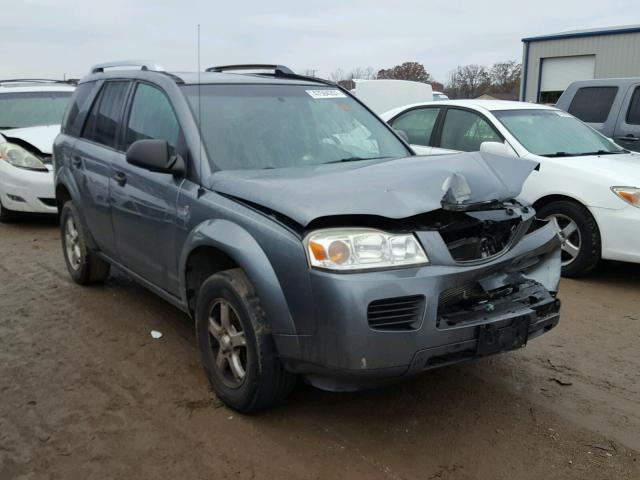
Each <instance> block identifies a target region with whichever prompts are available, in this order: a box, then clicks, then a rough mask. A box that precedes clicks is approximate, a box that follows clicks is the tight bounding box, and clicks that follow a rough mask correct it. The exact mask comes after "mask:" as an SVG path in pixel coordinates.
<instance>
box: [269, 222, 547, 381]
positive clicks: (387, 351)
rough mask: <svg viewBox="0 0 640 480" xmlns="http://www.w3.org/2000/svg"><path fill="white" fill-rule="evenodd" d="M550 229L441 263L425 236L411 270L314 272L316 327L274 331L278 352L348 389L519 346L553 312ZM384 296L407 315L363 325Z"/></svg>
mask: <svg viewBox="0 0 640 480" xmlns="http://www.w3.org/2000/svg"><path fill="white" fill-rule="evenodd" d="M556 233H557V231H556V229H555V227H553V226H552V225H550V224H548V225H547V226H545V227H543V228H540V229H538V230H536V231H534V232H532V233H530V234H528V235H526V236H524V237H523V238H522V239H521V240H520V241H519V242H518V243H517V244H516V245H514V246H513V247H512V248H511V249H510V250H508V251H507V252H506V253H503V254H502V255H501V256H499V257H497V258H494V259H492V260H490V261H486V262H484V263H478V264H464V265H462V264H459V263H456V262H455V261H453V260H451V261H449V260H447V259H446V253H445V252H443V251H437V252H436V250H438V248H437V247H436V246H435V245H433V244H432V245H430V247H431V248H429V247H427V252H428V253H429V254H432V255H430V257H431V259H432V264H431V265H428V266H425V267H421V268H411V269H404V270H394V271H382V272H367V273H358V274H335V273H328V272H322V271H316V270H314V271H312V273H311V276H312V279H311V280H312V290H313V296H314V298H315V299H316V301H315V305H314V308H313V311H314V312H315V313H314V314H315V324H316V331H315V333H314V334H313V335H308V336H287V338H284V336H283V337H279V336H276V341H277V342H278V347H279V350H280V353H281V355H282V357H283V360H284V361H285V364H286V365H287V367H288V369H289V370H292V371H294V372H297V373H301V374H305V375H306V377H307V378H308V380H309V381H310V382H311V383H312V384H314V385H316V386H318V387H320V388H324V389H328V390H354V389H359V388H365V387H368V386H375V385H377V384H380V383H384V382H386V381H388V380H390V379H395V378H399V377H403V376H406V375H410V374H415V373H418V372H421V371H423V370H426V369H430V368H434V367H438V366H442V365H446V364H450V363H454V362H457V361H461V360H464V359H466V358H470V357H475V356H479V355H487V354H493V353H498V352H500V351H505V350H511V349H513V348H518V347H520V346H523V345H524V344H526V342H527V341H529V340H531V339H533V338H535V337H537V336H540V335H542V334H543V333H545V332H547V331H549V330H551V329H552V328H553V327H554V326H555V325H557V323H558V320H559V313H558V311H559V307H560V303H559V301H558V300H557V299H556V298H555V294H556V292H557V289H558V283H559V280H560V251H559V241H558V239H557V235H556ZM419 236H420V235H419ZM421 241H422V243H423V244H425V243H426V244H429V239H426V238H422V237H421ZM443 248H446V247H444V246H443ZM434 259H436V260H435V261H434ZM449 259H450V257H449ZM465 289H468V291H467V292H466V293H467V294H466V295H465ZM469 292H471V293H469ZM483 295H484V297H483ZM389 299H390V300H394V299H398V301H397V302H396V303H397V305H395V307H394V305H393V304H392V305H390V306H389V307H388V308H387V309H386V310H384V309H383V310H381V311H382V312H383V314H386V313H385V312H389V311H391V312H392V311H393V310H394V309H396V310H397V309H401V308H409V310H405V311H404V312H405V313H406V312H408V311H411V312H416V311H417V313H416V316H415V318H417V320H416V321H414V322H413V323H410V324H402V323H398V324H395V325H391V326H390V327H389V326H388V325H387V326H385V325H384V324H382V326H381V327H380V326H378V327H376V325H380V323H378V324H376V323H375V322H373V324H372V311H371V306H372V305H378V303H376V302H380V301H381V300H389ZM410 300H411V301H414V302H415V303H414V304H409V303H408V302H409V301H410ZM403 302H404V303H403ZM456 302H458V303H456ZM392 303H393V302H392ZM383 308H384V305H383ZM411 309H413V310H411ZM401 313H402V312H401ZM374 320H375V318H374ZM294 344H295V345H294ZM282 347H284V348H282ZM287 347H289V348H287ZM287 351H290V352H291V351H295V352H296V354H295V355H292V356H288V355H287Z"/></svg>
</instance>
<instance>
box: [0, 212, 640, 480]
mask: <svg viewBox="0 0 640 480" xmlns="http://www.w3.org/2000/svg"><path fill="white" fill-rule="evenodd" d="M0 252H1V253H0V255H1V256H0V480H8V479H36V478H38V479H39V478H51V479H76V478H77V479H113V478H123V479H126V478H154V479H159V478H172V479H191V478H202V479H204V478H207V479H225V478H242V479H244V478H257V479H262V478H268V479H272V480H273V479H279V478H287V479H298V478H300V479H333V478H340V479H355V478H357V479H394V480H395V479H439V480H448V479H492V480H494V479H536V480H539V479H556V478H561V479H590V480H591V479H593V480H597V479H640V347H639V345H640V295H639V293H640V266H638V265H624V264H609V265H605V267H604V268H603V269H602V271H600V272H599V273H598V274H597V275H595V276H593V277H591V278H588V279H586V280H580V281H575V280H564V281H563V283H562V287H561V298H562V300H563V302H564V305H563V311H562V319H561V321H560V325H559V326H558V328H556V329H555V330H553V331H552V332H550V333H549V334H547V335H545V336H543V337H541V338H539V339H536V340H535V341H532V342H531V343H530V344H529V345H528V346H527V348H525V349H523V350H520V351H517V352H512V353H508V354H503V355H500V356H497V357H492V358H486V359H482V360H479V361H472V362H467V363H463V364H459V365H456V366H454V367H447V368H443V369H440V370H436V371H433V372H431V373H427V374H425V375H423V376H421V377H418V378H416V379H414V380H411V381H409V382H406V383H403V384H400V385H396V386H393V387H389V388H386V389H382V390H376V391H367V392H360V393H355V394H332V393H326V392H321V391H319V390H316V389H313V388H311V387H308V386H305V385H299V386H298V387H297V389H296V390H295V392H294V394H293V395H292V396H291V397H290V399H289V400H288V401H287V402H286V403H285V404H284V405H282V406H281V407H279V408H277V409H274V410H271V411H269V412H267V413H264V414H261V415H256V416H249V417H245V416H241V415H238V414H237V413H234V412H232V411H230V410H228V409H227V408H225V407H224V406H222V405H221V404H220V403H219V402H218V401H217V400H216V399H215V397H214V396H213V395H212V394H211V393H209V392H208V390H207V383H206V381H205V378H204V375H203V373H202V371H201V368H200V365H199V359H198V354H197V351H196V348H195V343H194V334H193V328H192V325H191V322H190V321H189V320H188V318H186V317H185V316H184V315H183V314H182V313H180V312H179V311H178V310H176V309H174V308H173V307H171V306H169V305H168V304H166V303H164V302H163V301H162V300H160V299H159V298H156V297H155V296H154V295H152V294H150V293H148V292H146V291H145V290H144V289H142V288H141V287H139V286H137V285H136V284H134V283H132V282H131V281H130V280H128V279H127V278H126V277H124V276H122V275H118V274H117V273H116V274H114V275H112V277H111V279H110V280H109V282H108V283H107V285H106V286H99V287H91V288H82V287H79V286H76V285H74V284H72V283H71V281H70V279H69V277H68V275H67V272H66V270H65V267H64V263H63V259H62V255H61V250H60V245H59V236H58V231H57V227H56V225H55V223H52V222H46V221H43V220H41V219H34V220H30V221H28V222H26V223H21V224H16V225H0ZM152 329H155V330H159V331H161V332H162V333H163V336H162V338H161V339H159V340H155V339H153V338H151V336H150V331H151V330H152Z"/></svg>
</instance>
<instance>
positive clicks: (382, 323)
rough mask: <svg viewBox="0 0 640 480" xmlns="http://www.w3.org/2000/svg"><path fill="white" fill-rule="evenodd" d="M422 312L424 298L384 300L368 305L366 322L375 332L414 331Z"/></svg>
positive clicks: (418, 296)
mask: <svg viewBox="0 0 640 480" xmlns="http://www.w3.org/2000/svg"><path fill="white" fill-rule="evenodd" d="M423 311H424V296H422V295H413V296H410V297H396V298H386V299H384V300H376V301H374V302H371V303H370V304H369V308H368V310H367V320H368V321H369V326H370V327H371V328H374V329H376V330H415V329H417V328H418V327H419V326H420V321H421V319H422V313H423Z"/></svg>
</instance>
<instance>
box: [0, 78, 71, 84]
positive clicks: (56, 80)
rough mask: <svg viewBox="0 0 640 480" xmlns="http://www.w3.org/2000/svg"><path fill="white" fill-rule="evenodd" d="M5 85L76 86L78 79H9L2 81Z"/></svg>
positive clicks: (0, 81) (0, 82)
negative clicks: (60, 84)
mask: <svg viewBox="0 0 640 480" xmlns="http://www.w3.org/2000/svg"><path fill="white" fill-rule="evenodd" d="M3 83H64V84H69V85H75V84H77V83H78V81H77V80H76V79H69V80H59V79H54V78H9V79H7V80H0V84H3Z"/></svg>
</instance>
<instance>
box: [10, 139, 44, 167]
mask: <svg viewBox="0 0 640 480" xmlns="http://www.w3.org/2000/svg"><path fill="white" fill-rule="evenodd" d="M0 159H2V160H5V161H7V162H9V163H10V164H11V165H13V166H14V167H18V168H27V169H29V170H46V169H47V168H46V167H45V166H44V163H42V160H40V159H39V158H38V157H37V156H36V155H34V154H33V153H31V152H29V151H28V150H25V149H24V148H22V147H21V146H20V145H16V144H15V143H10V142H5V143H0Z"/></svg>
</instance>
